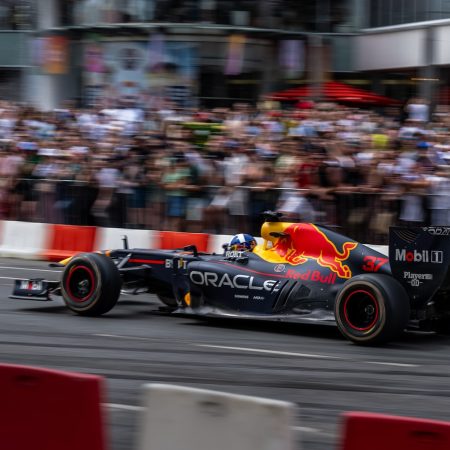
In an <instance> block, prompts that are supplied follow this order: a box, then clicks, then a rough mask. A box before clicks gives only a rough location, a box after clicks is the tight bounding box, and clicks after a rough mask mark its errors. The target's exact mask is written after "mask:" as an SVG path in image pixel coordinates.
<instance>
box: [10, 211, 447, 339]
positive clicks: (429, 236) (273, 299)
mask: <svg viewBox="0 0 450 450" xmlns="http://www.w3.org/2000/svg"><path fill="white" fill-rule="evenodd" d="M449 235H450V227H425V228H399V227H394V228H391V230H390V242H389V255H390V259H388V258H386V257H385V255H383V254H381V253H379V252H377V251H375V250H373V249H371V248H369V247H368V246H365V245H363V244H360V243H358V242H355V241H353V240H352V239H350V238H347V237H345V236H343V235H341V234H339V233H337V232H335V231H332V230H329V229H327V228H325V227H321V226H317V225H314V224H310V223H290V222H283V221H281V217H280V214H278V213H273V212H267V213H265V222H264V223H263V225H262V228H261V236H262V239H263V244H261V245H257V246H256V247H255V248H254V250H253V252H240V251H238V252H237V251H229V250H226V248H225V249H224V252H223V254H214V253H213V254H209V253H200V252H198V251H197V249H196V247H195V246H188V247H185V248H183V249H179V250H147V249H134V248H133V249H129V248H127V247H128V245H127V241H126V239H125V241H124V248H122V249H117V250H108V251H103V252H98V253H81V254H78V255H75V256H73V257H72V258H68V259H67V260H65V261H62V262H61V263H60V264H59V265H60V266H61V267H64V269H63V271H62V276H61V280H60V281H59V282H51V281H46V280H42V279H31V280H16V283H15V288H14V292H13V295H12V296H11V297H12V298H20V299H35V300H51V297H52V296H53V295H61V296H62V297H63V299H64V301H65V303H66V305H67V307H68V308H69V309H71V310H72V311H74V312H75V313H78V314H80V315H89V316H96V315H101V314H104V313H106V312H108V311H109V310H111V308H113V307H114V305H115V304H116V302H117V300H118V298H119V296H120V293H121V290H122V289H124V290H127V291H128V292H134V293H140V292H151V293H155V294H156V295H157V296H158V297H159V299H160V300H161V301H162V302H163V303H164V304H165V305H166V306H167V307H168V308H170V310H171V311H172V312H173V311H178V312H179V311H182V312H186V313H193V314H199V315H206V316H218V315H220V316H227V317H243V318H253V319H271V320H278V321H294V322H310V323H311V322H313V323H333V324H334V323H335V324H336V325H337V327H338V328H339V330H340V332H341V333H342V334H343V335H344V336H345V337H346V338H348V339H350V340H351V341H353V342H355V343H358V344H374V343H383V342H387V341H389V340H392V339H394V338H395V337H396V336H398V335H399V334H400V333H401V332H402V331H403V330H404V329H405V328H407V327H414V328H417V329H426V330H435V331H439V332H445V331H447V332H448V331H450V301H449V300H450V299H449V288H450V277H449V273H448V267H449V255H450V248H449V247H450V239H449Z"/></svg>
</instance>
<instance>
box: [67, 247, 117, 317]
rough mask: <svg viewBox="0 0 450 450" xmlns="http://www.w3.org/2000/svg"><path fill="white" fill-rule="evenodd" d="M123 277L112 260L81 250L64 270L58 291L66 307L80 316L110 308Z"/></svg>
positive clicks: (98, 312)
mask: <svg viewBox="0 0 450 450" xmlns="http://www.w3.org/2000/svg"><path fill="white" fill-rule="evenodd" d="M121 285H122V280H121V278H120V274H119V271H118V269H117V267H116V265H115V264H114V262H113V261H112V260H111V259H110V258H108V257H107V256H105V255H101V254H98V253H81V254H79V255H77V256H75V257H74V258H72V259H71V260H70V261H69V263H68V264H67V266H66V267H65V269H64V272H63V275H62V280H61V292H62V296H63V299H64V302H65V303H66V305H67V307H68V308H69V309H70V310H71V311H73V312H76V313H77V314H80V315H83V316H100V315H102V314H105V313H107V312H108V311H110V310H111V309H112V308H113V307H114V305H115V304H116V303H117V300H118V298H119V295H120V288H121Z"/></svg>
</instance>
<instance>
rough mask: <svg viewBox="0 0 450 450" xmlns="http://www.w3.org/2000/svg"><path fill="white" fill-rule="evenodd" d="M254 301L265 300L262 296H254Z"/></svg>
mask: <svg viewBox="0 0 450 450" xmlns="http://www.w3.org/2000/svg"><path fill="white" fill-rule="evenodd" d="M253 300H264V297H262V296H261V295H254V296H253Z"/></svg>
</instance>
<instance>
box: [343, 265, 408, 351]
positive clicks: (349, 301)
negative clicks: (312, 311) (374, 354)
mask: <svg viewBox="0 0 450 450" xmlns="http://www.w3.org/2000/svg"><path fill="white" fill-rule="evenodd" d="M409 310H410V305H409V298H408V295H407V293H406V291H405V289H403V287H402V285H401V284H400V283H399V282H398V281H397V280H396V279H394V278H392V277H390V276H388V275H375V274H367V275H357V276H355V277H353V278H351V279H350V280H348V281H346V282H345V283H344V285H343V286H342V288H341V290H340V291H339V293H338V295H337V297H336V302H335V305H334V314H335V317H336V323H337V326H338V328H339V331H340V332H341V333H342V334H343V335H344V336H345V337H346V338H347V339H349V340H351V341H352V342H354V343H356V344H360V345H374V344H383V343H386V342H389V341H391V340H393V339H394V338H396V337H397V336H399V335H400V334H401V333H402V332H403V331H404V330H405V328H406V326H407V324H408V320H409Z"/></svg>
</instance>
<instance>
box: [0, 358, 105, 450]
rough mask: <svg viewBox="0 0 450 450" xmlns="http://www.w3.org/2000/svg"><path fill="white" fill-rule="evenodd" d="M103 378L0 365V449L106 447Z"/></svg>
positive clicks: (86, 449)
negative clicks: (102, 394)
mask: <svg viewBox="0 0 450 450" xmlns="http://www.w3.org/2000/svg"><path fill="white" fill-rule="evenodd" d="M101 390H102V378H101V377H97V376H93V375H82V374H77V373H70V372H60V371H56V370H49V369H41V368H36V367H24V366H15V365H8V364H5V365H3V364H0V398H1V402H0V448H2V449H5V450H30V449H32V450H80V449H82V450H105V449H106V436H105V431H104V426H103V418H102V411H101V407H100V405H101Z"/></svg>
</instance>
